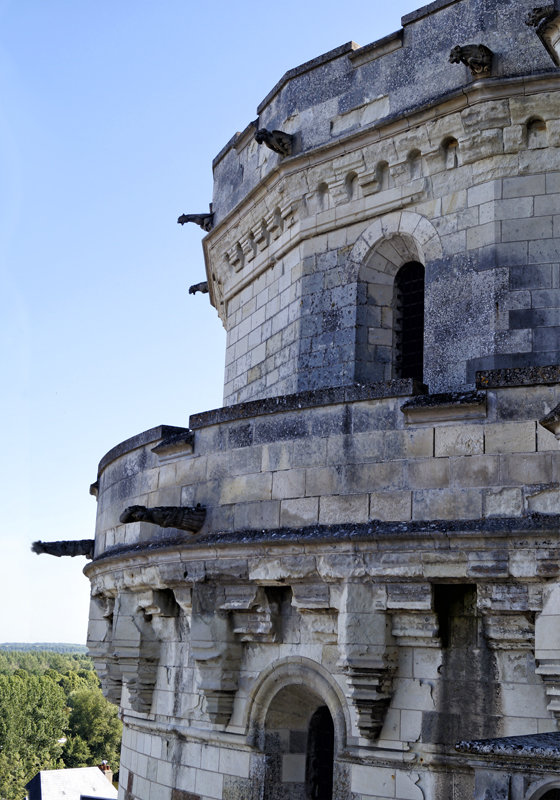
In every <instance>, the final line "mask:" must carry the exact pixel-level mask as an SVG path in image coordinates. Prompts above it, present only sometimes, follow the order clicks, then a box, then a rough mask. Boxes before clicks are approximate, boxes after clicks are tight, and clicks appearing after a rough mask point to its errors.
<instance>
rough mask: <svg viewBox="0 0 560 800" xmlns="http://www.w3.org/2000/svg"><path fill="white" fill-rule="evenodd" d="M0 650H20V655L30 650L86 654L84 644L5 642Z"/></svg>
mask: <svg viewBox="0 0 560 800" xmlns="http://www.w3.org/2000/svg"><path fill="white" fill-rule="evenodd" d="M0 650H20V651H21V652H22V653H27V652H29V651H30V650H33V651H34V650H48V651H49V652H51V653H82V654H83V655H85V654H86V653H87V647H86V646H85V644H63V643H61V642H55V643H53V642H33V643H32V644H26V643H25V642H5V643H4V644H0Z"/></svg>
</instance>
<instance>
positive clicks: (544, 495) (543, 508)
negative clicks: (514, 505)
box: [526, 485, 560, 514]
mask: <svg viewBox="0 0 560 800" xmlns="http://www.w3.org/2000/svg"><path fill="white" fill-rule="evenodd" d="M526 495H527V509H528V510H529V511H530V512H532V513H537V514H558V513H560V488H559V487H558V485H555V486H551V487H550V488H548V489H543V490H542V491H539V492H537V493H535V494H528V493H527V492H526Z"/></svg>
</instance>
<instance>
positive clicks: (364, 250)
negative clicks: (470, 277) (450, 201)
mask: <svg viewBox="0 0 560 800" xmlns="http://www.w3.org/2000/svg"><path fill="white" fill-rule="evenodd" d="M397 237H400V238H401V239H402V240H403V241H408V242H410V243H411V253H410V255H411V256H413V257H414V260H418V261H420V262H421V263H423V264H424V265H426V264H428V263H429V262H430V261H435V260H436V259H439V258H441V257H442V254H443V249H442V246H441V241H440V237H439V234H438V232H437V231H436V229H435V228H434V226H433V225H432V223H431V222H430V220H428V219H427V218H426V217H423V216H422V215H421V214H417V213H416V212H414V211H393V212H391V213H390V214H385V215H384V216H381V217H378V218H377V219H375V220H374V221H373V222H372V223H371V225H368V227H367V228H366V229H365V231H363V232H362V234H361V235H360V236H359V237H358V239H357V241H356V242H355V244H354V246H353V248H352V250H351V251H350V255H349V258H348V261H349V264H350V265H352V266H353V275H352V278H351V280H352V279H354V280H358V278H359V273H360V269H361V267H362V265H363V264H364V262H365V261H366V260H367V259H368V258H370V257H371V256H372V254H373V253H374V252H375V250H376V248H378V247H379V246H380V245H381V244H382V243H383V242H384V241H387V240H388V241H390V240H391V239H395V238H397Z"/></svg>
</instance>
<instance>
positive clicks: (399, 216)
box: [350, 211, 442, 383]
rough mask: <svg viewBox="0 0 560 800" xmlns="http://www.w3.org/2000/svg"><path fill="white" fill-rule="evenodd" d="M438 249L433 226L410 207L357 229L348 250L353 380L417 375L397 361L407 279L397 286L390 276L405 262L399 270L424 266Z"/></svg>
mask: <svg viewBox="0 0 560 800" xmlns="http://www.w3.org/2000/svg"><path fill="white" fill-rule="evenodd" d="M441 255H442V248H441V242H440V239H439V236H438V234H437V232H436V230H435V228H434V227H433V225H432V224H431V223H430V222H429V221H428V220H427V219H426V218H425V217H422V216H420V215H419V214H416V213H414V212H405V211H403V212H396V213H393V214H388V215H387V216H385V217H381V218H379V219H377V220H375V222H373V223H372V224H371V225H370V226H369V227H368V228H367V229H366V230H365V231H364V232H363V233H362V235H361V236H360V238H359V239H358V241H357V242H356V244H355V245H354V247H353V248H352V252H351V254H350V262H351V266H352V268H353V269H352V271H353V272H354V274H355V276H356V282H357V284H358V292H357V298H358V299H357V302H358V307H357V313H356V360H355V373H354V379H355V381H356V382H358V383H376V382H378V381H387V380H391V379H394V378H400V377H415V378H420V375H421V367H420V370H416V371H414V370H413V371H412V372H410V371H409V372H410V374H404V373H403V371H402V369H401V366H400V364H401V361H400V360H399V349H400V355H402V318H400V317H399V314H398V310H399V309H398V306H399V302H400V300H399V297H401V296H402V291H401V290H402V288H403V285H404V286H405V287H406V283H404V284H403V282H402V281H398V282H397V286H396V285H395V278H396V277H397V275H398V274H400V276H401V277H402V276H403V274H404V273H407V272H408V271H409V270H408V268H407V270H404V273H403V271H402V268H403V267H405V266H406V265H410V264H416V265H419V266H420V265H421V266H422V267H425V266H426V264H428V263H429V262H430V261H432V260H435V259H437V258H441ZM422 303H423V299H422ZM399 326H400V327H399ZM421 335H422V332H420V336H421ZM419 373H420V374H419Z"/></svg>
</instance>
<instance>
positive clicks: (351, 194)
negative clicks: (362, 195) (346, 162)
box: [344, 172, 358, 200]
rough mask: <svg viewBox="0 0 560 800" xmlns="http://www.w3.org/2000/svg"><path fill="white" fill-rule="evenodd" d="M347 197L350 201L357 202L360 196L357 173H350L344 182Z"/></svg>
mask: <svg viewBox="0 0 560 800" xmlns="http://www.w3.org/2000/svg"><path fill="white" fill-rule="evenodd" d="M344 185H345V187H346V196H347V197H348V200H355V199H356V198H357V196H358V176H357V175H356V173H355V172H349V173H348V175H347V176H346V178H345V180H344Z"/></svg>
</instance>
